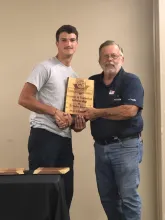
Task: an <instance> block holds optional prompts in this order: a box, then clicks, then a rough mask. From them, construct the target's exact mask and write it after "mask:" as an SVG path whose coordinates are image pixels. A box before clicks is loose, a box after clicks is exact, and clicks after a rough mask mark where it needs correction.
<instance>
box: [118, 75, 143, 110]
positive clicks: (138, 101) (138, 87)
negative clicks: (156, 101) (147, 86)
mask: <svg viewBox="0 0 165 220" xmlns="http://www.w3.org/2000/svg"><path fill="white" fill-rule="evenodd" d="M143 100H144V89H143V86H142V84H141V82H140V79H139V78H138V77H136V78H132V79H131V80H129V82H128V83H127V84H125V89H124V91H123V92H122V104H123V105H136V106H137V107H139V108H141V109H142V108H143Z"/></svg>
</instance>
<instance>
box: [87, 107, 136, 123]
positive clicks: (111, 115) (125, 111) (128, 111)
mask: <svg viewBox="0 0 165 220" xmlns="http://www.w3.org/2000/svg"><path fill="white" fill-rule="evenodd" d="M138 110H139V108H138V107H137V106H135V105H120V106H118V107H112V108H103V109H94V108H93V109H88V110H87V111H86V113H87V114H86V116H85V118H88V119H90V118H92V119H96V118H106V119H111V120H127V119H129V118H132V117H134V116H135V115H136V114H137V112H138Z"/></svg>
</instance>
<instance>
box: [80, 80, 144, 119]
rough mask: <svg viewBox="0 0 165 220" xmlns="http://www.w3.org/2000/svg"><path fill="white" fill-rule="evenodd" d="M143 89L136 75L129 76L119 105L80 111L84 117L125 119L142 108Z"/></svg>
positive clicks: (134, 114)
mask: <svg viewBox="0 0 165 220" xmlns="http://www.w3.org/2000/svg"><path fill="white" fill-rule="evenodd" d="M143 97H144V90H143V87H142V85H141V82H140V80H139V78H138V77H133V78H130V80H129V81H128V82H127V84H126V85H125V89H124V91H123V92H122V101H121V103H120V105H119V106H117V107H111V108H102V109H95V108H89V109H85V110H84V111H82V115H84V117H85V118H87V119H90V120H94V119H96V118H106V119H110V120H127V119H129V118H132V117H134V116H136V114H137V113H138V111H140V110H141V109H142V108H143Z"/></svg>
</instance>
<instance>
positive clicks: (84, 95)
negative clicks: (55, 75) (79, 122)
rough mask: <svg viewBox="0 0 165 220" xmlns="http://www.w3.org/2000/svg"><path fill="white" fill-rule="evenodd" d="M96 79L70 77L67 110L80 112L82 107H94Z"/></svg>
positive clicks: (66, 99)
mask: <svg viewBox="0 0 165 220" xmlns="http://www.w3.org/2000/svg"><path fill="white" fill-rule="evenodd" d="M93 96H94V80H89V79H80V78H70V77H69V78H68V83H67V89H66V97H65V112H66V113H69V114H74V115H76V114H79V113H80V109H83V108H90V107H93Z"/></svg>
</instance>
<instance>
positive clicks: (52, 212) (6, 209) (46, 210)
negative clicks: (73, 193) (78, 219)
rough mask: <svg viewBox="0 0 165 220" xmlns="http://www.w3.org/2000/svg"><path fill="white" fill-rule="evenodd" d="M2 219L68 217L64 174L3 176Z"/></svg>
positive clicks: (0, 194) (0, 179) (60, 219)
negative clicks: (62, 175)
mask: <svg viewBox="0 0 165 220" xmlns="http://www.w3.org/2000/svg"><path fill="white" fill-rule="evenodd" d="M0 220H69V215H68V210H67V206H66V202H65V196H64V183H63V179H62V177H61V176H60V175H14V176H0Z"/></svg>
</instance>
